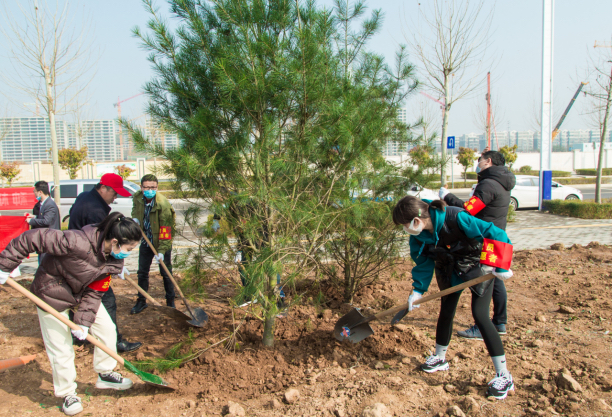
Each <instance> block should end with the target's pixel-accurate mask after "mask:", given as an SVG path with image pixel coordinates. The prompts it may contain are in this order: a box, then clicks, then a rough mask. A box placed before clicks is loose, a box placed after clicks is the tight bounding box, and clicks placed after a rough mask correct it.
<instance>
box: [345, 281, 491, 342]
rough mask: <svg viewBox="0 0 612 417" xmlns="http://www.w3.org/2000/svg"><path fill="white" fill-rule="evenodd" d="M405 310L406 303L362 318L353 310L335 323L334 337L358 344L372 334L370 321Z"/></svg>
mask: <svg viewBox="0 0 612 417" xmlns="http://www.w3.org/2000/svg"><path fill="white" fill-rule="evenodd" d="M491 278H494V275H493V274H487V275H483V276H481V277H478V278H474V279H472V280H470V281H467V282H464V283H463V284H459V285H455V286H454V287H451V288H448V289H446V290H444V291H440V292H438V293H435V294H432V295H428V296H427V297H423V298H421V299H419V300H417V301H415V302H414V303H413V304H422V303H425V302H427V301H431V300H435V299H436V298H441V297H444V296H445V295H448V294H452V293H454V292H457V291H461V290H463V289H465V288H468V287H471V286H472V285H476V284H480V283H481V282H485V281H488V280H490V279H491ZM406 309H408V303H406V304H402V305H399V306H395V307H392V308H390V309H388V310H385V311H381V312H380V313H378V314H375V315H373V316H370V317H364V316H363V314H361V312H360V311H359V309H357V308H354V309H352V310H351V311H349V312H348V313H347V314H345V315H344V316H342V317H340V319H339V320H338V321H337V322H336V325H335V326H334V337H335V338H336V339H337V340H339V341H341V342H343V341H345V340H350V341H351V342H353V343H359V342H361V341H362V340H363V339H365V338H366V337H368V336H370V335H372V334H374V330H373V329H372V327H370V324H369V323H370V322H371V321H372V320H378V319H380V318H383V317H386V316H390V315H391V314H395V313H397V312H399V311H402V310H406Z"/></svg>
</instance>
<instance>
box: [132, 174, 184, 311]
mask: <svg viewBox="0 0 612 417" xmlns="http://www.w3.org/2000/svg"><path fill="white" fill-rule="evenodd" d="M140 186H141V191H138V192H136V193H135V194H134V199H133V201H134V203H133V206H132V218H133V219H134V221H136V222H137V223H138V224H139V225H140V228H141V229H142V231H143V232H144V233H145V234H146V235H147V238H148V239H149V241H150V242H151V243H152V244H153V246H155V250H156V251H157V255H155V254H154V253H153V251H152V250H151V248H150V247H149V245H148V244H147V242H146V241H145V239H144V238H143V239H142V241H141V243H140V253H139V255H138V285H139V286H140V288H142V289H143V290H145V291H148V290H149V271H150V269H151V263H152V262H153V260H154V259H155V261H156V262H157V263H158V264H159V261H161V260H163V262H164V264H166V267H168V270H169V271H170V273H172V237H173V234H174V223H175V218H176V214H175V212H174V209H173V208H172V205H171V204H170V202H169V201H168V199H167V198H166V197H164V196H163V195H161V194H158V193H157V187H158V181H157V177H156V176H155V175H153V174H147V175H145V176H144V177H142V179H141V180H140ZM159 272H160V273H161V275H162V277H163V279H164V289H165V290H166V305H167V306H169V307H174V296H175V295H174V285H173V284H172V281H171V280H170V277H169V276H168V274H166V271H164V270H163V268H162V267H161V265H160V268H159ZM145 308H147V300H146V299H145V298H144V297H143V296H142V295H141V294H139V295H138V300H137V301H136V305H135V306H134V307H133V308H132V311H131V314H138V313H140V312H142V311H143V310H144V309H145Z"/></svg>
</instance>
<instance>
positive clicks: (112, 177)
mask: <svg viewBox="0 0 612 417" xmlns="http://www.w3.org/2000/svg"><path fill="white" fill-rule="evenodd" d="M100 184H102V185H106V186H107V187H111V188H112V189H113V190H115V191H116V192H117V194H119V195H120V196H123V197H129V196H131V195H132V194H130V192H129V191H128V190H126V189H125V188H123V178H121V177H120V176H119V175H117V174H104V175H102V178H100Z"/></svg>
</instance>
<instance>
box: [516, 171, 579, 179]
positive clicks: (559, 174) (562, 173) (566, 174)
mask: <svg viewBox="0 0 612 417" xmlns="http://www.w3.org/2000/svg"><path fill="white" fill-rule="evenodd" d="M514 173H515V174H517V175H533V176H536V177H539V176H540V171H525V170H523V171H514ZM552 176H553V178H559V177H571V176H572V173H571V172H568V171H553V172H552Z"/></svg>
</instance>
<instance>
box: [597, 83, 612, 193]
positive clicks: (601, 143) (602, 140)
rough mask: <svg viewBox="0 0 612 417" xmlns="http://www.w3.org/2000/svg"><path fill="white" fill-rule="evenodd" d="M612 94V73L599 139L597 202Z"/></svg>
mask: <svg viewBox="0 0 612 417" xmlns="http://www.w3.org/2000/svg"><path fill="white" fill-rule="evenodd" d="M611 94H612V73H611V74H610V80H609V83H608V98H607V99H606V112H605V114H604V119H603V126H602V129H601V138H600V139H599V158H598V160H597V179H596V180H595V202H596V203H601V173H602V171H603V162H602V159H603V154H604V144H605V143H606V136H607V134H608V117H609V116H610V97H611Z"/></svg>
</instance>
